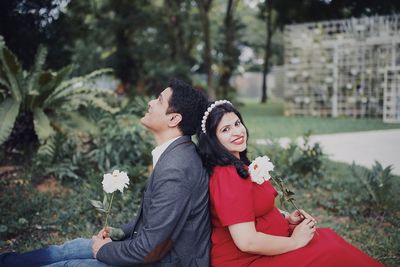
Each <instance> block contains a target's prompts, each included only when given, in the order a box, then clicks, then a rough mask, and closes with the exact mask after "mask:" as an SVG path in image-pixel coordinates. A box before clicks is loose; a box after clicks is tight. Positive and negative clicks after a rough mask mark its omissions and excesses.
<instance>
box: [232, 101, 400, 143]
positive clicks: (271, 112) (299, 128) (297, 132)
mask: <svg viewBox="0 0 400 267" xmlns="http://www.w3.org/2000/svg"><path fill="white" fill-rule="evenodd" d="M239 110H240V112H241V113H242V116H243V119H244V121H245V123H246V126H247V127H248V128H249V130H250V136H251V139H252V140H255V139H265V138H279V137H289V138H295V137H298V136H301V135H303V134H304V133H306V132H308V131H311V133H312V134H329V133H340V132H357V131H369V130H381V129H400V123H397V124H388V123H384V122H383V121H382V119H380V118H376V119H354V118H319V117H300V116H289V117H285V116H283V113H284V104H283V103H281V102H268V103H267V104H265V105H261V104H259V103H255V102H249V101H246V102H245V103H244V105H243V106H241V107H240V108H239Z"/></svg>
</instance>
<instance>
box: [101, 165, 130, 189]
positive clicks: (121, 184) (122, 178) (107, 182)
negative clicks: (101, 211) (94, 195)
mask: <svg viewBox="0 0 400 267" xmlns="http://www.w3.org/2000/svg"><path fill="white" fill-rule="evenodd" d="M102 184H103V190H104V191H105V192H106V193H114V192H115V191H116V190H119V191H120V192H121V193H123V191H124V188H126V187H128V184H129V177H128V175H127V174H126V172H120V171H119V170H115V171H113V173H106V174H104V175H103V182H102Z"/></svg>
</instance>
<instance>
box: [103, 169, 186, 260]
mask: <svg viewBox="0 0 400 267" xmlns="http://www.w3.org/2000/svg"><path fill="white" fill-rule="evenodd" d="M161 173H162V176H160V175H159V176H158V177H157V176H154V177H153V179H154V181H153V185H152V186H153V188H152V195H151V199H150V200H147V199H145V200H144V201H150V204H149V206H148V207H146V208H147V216H146V219H145V220H146V221H144V225H143V228H142V229H141V231H140V232H139V233H138V234H137V235H136V236H135V238H134V239H129V240H124V241H116V242H115V241H113V242H110V243H107V244H105V245H104V246H103V247H101V249H100V250H99V251H98V253H97V256H96V257H97V259H98V260H100V261H102V262H104V263H106V264H110V265H117V266H132V265H136V264H139V265H140V264H146V263H152V262H156V261H159V260H160V259H161V258H162V257H163V256H164V255H165V254H166V253H167V252H168V251H169V250H170V249H171V247H172V246H173V244H174V240H176V238H177V237H178V236H179V233H180V231H181V230H182V229H183V225H184V224H185V222H186V220H187V218H188V217H189V214H190V209H191V207H190V201H189V200H190V195H191V190H190V188H189V186H188V185H187V184H186V179H185V171H184V170H183V169H181V168H176V167H175V168H174V167H166V168H163V170H162V172H161Z"/></svg>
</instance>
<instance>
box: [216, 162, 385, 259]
mask: <svg viewBox="0 0 400 267" xmlns="http://www.w3.org/2000/svg"><path fill="white" fill-rule="evenodd" d="M276 195H277V192H276V191H275V189H274V188H273V187H272V185H271V183H270V182H269V181H266V182H264V183H263V184H262V185H258V184H256V183H254V182H252V181H251V179H242V178H241V177H240V176H239V175H238V174H237V172H236V169H235V167H234V166H217V167H215V168H214V171H213V174H212V175H211V178H210V199H211V217H212V236H211V240H212V249H211V266H229V267H235V266H266V267H271V266H279V267H285V266H288V267H289V266H290V267H292V266H295V267H302V266H318V267H346V266H349V267H361V266H362V267H367V266H383V265H382V264H380V263H379V262H378V261H376V260H374V259H373V258H371V257H370V256H368V255H367V254H365V253H364V252H362V251H361V250H359V249H357V248H356V247H354V246H352V245H351V244H349V243H347V242H346V241H345V240H344V239H342V238H341V237H340V236H338V235H337V234H336V233H335V232H333V231H332V230H330V229H328V228H320V229H318V230H317V232H318V234H315V235H314V238H313V239H312V240H311V241H310V243H308V244H307V245H306V246H305V247H303V248H300V249H297V250H294V251H291V252H287V253H284V254H280V255H276V256H263V255H256V254H250V253H244V252H242V251H240V250H239V249H238V248H237V247H236V245H235V244H234V242H233V240H232V238H231V235H230V233H229V229H228V226H229V225H233V224H237V223H242V222H251V221H254V222H255V226H256V230H257V231H258V232H263V233H265V234H269V235H277V236H290V230H289V224H288V222H287V220H285V219H284V218H283V216H282V214H281V213H280V211H279V210H278V209H277V208H276V207H275V197H276Z"/></svg>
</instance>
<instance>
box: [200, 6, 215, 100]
mask: <svg viewBox="0 0 400 267" xmlns="http://www.w3.org/2000/svg"><path fill="white" fill-rule="evenodd" d="M196 3H197V6H198V7H199V11H200V19H201V25H202V30H203V41H204V54H203V60H204V67H205V70H206V73H207V87H208V88H207V91H208V95H209V97H210V99H216V93H215V89H214V87H213V83H212V69H211V66H212V59H211V40H210V19H209V17H208V15H209V11H210V8H211V3H212V0H196Z"/></svg>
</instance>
